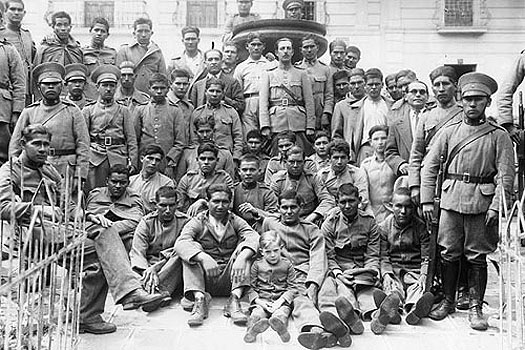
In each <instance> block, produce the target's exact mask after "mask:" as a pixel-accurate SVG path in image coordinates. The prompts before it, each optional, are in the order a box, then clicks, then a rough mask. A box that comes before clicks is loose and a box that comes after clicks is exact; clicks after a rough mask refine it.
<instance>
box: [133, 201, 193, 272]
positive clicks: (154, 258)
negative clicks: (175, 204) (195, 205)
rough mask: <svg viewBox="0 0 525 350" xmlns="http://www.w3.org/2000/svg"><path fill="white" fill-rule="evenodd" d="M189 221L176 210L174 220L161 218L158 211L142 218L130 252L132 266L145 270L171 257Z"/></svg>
mask: <svg viewBox="0 0 525 350" xmlns="http://www.w3.org/2000/svg"><path fill="white" fill-rule="evenodd" d="M188 221H189V218H188V216H186V214H184V213H181V212H180V211H176V212H175V214H174V217H173V220H172V221H170V222H167V223H163V222H162V221H161V220H160V218H159V214H158V212H156V211H154V212H152V213H150V214H148V215H146V216H145V217H143V218H142V219H140V222H139V224H138V226H137V228H136V229H135V233H134V234H133V243H132V245H131V251H130V253H129V258H130V260H131V267H132V268H134V269H139V270H145V269H147V268H148V267H149V266H151V265H154V264H155V263H157V262H159V261H161V260H164V259H169V258H170V257H171V255H172V254H173V246H174V245H175V241H176V240H177V238H179V236H180V233H181V231H182V228H183V227H184V225H185V224H186V223H187V222H188Z"/></svg>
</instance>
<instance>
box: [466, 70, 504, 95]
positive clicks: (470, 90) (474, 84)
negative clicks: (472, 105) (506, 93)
mask: <svg viewBox="0 0 525 350" xmlns="http://www.w3.org/2000/svg"><path fill="white" fill-rule="evenodd" d="M459 88H460V91H461V96H462V97H466V96H490V95H492V94H493V93H495V92H496V91H497V90H498V83H497V82H496V81H495V80H494V79H492V78H491V77H490V76H488V75H487V74H483V73H478V72H470V73H466V74H463V75H462V76H461V78H459Z"/></svg>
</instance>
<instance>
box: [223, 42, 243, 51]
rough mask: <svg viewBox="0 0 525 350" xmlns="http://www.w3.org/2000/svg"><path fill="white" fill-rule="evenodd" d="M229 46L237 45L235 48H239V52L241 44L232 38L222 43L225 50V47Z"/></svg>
mask: <svg viewBox="0 0 525 350" xmlns="http://www.w3.org/2000/svg"><path fill="white" fill-rule="evenodd" d="M228 46H233V47H235V50H237V52H238V51H239V46H237V43H236V42H235V41H231V40H228V41H225V42H224V43H223V44H222V49H223V50H224V48H225V47H228ZM221 53H222V52H221Z"/></svg>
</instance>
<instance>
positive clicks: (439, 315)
mask: <svg viewBox="0 0 525 350" xmlns="http://www.w3.org/2000/svg"><path fill="white" fill-rule="evenodd" d="M454 312H456V307H455V306H454V302H451V301H450V300H448V299H447V298H445V299H443V300H441V302H440V303H439V305H438V307H437V308H435V309H434V310H432V311H431V312H430V313H429V314H428V317H429V318H430V319H432V320H434V321H441V320H443V319H444V318H445V317H447V316H448V315H450V314H453V313H454Z"/></svg>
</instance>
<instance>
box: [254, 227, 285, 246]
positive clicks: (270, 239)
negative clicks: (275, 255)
mask: <svg viewBox="0 0 525 350" xmlns="http://www.w3.org/2000/svg"><path fill="white" fill-rule="evenodd" d="M272 244H277V245H278V246H282V245H283V242H282V240H281V236H279V232H277V231H264V232H263V233H261V236H260V237H259V248H260V249H267V248H268V247H270V246H271V245H272Z"/></svg>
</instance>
